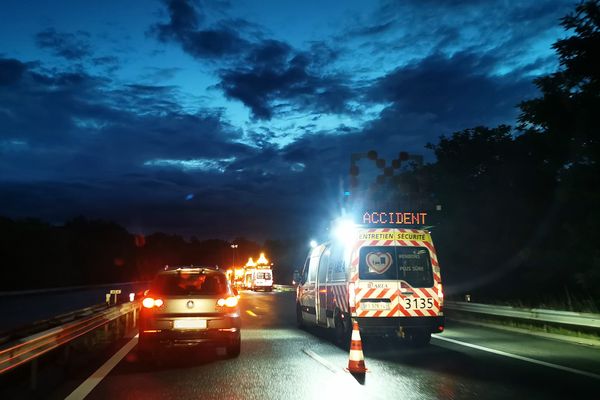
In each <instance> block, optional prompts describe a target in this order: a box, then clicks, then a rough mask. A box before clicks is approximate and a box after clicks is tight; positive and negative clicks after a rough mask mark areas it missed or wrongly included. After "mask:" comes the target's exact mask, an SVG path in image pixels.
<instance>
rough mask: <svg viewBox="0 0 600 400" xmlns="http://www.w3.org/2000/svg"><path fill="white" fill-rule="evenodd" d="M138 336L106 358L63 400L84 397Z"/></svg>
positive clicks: (131, 346)
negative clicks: (105, 360)
mask: <svg viewBox="0 0 600 400" xmlns="http://www.w3.org/2000/svg"><path fill="white" fill-rule="evenodd" d="M138 336H139V335H135V336H134V337H133V338H132V339H131V340H130V341H129V342H127V343H126V344H125V346H123V347H121V349H120V350H119V351H117V352H116V353H115V354H114V355H113V356H112V357H111V358H109V359H108V361H107V362H105V363H104V364H103V365H102V366H101V367H100V368H98V369H97V370H96V372H94V373H93V374H92V375H91V376H90V377H89V378H87V379H86V380H85V382H83V383H82V384H81V385H79V387H77V389H75V390H74V391H73V393H71V394H70V395H68V396H67V397H66V398H65V400H80V399H83V398H85V397H86V396H87V395H88V394H90V392H91V391H92V390H94V388H95V387H96V385H98V384H99V383H100V381H102V379H104V378H106V375H108V373H109V372H110V371H112V369H113V368H114V367H115V366H116V365H117V364H118V363H119V362H120V361H121V360H122V359H123V357H125V356H126V355H127V353H129V352H130V351H131V349H133V348H134V347H135V345H136V344H137V342H138Z"/></svg>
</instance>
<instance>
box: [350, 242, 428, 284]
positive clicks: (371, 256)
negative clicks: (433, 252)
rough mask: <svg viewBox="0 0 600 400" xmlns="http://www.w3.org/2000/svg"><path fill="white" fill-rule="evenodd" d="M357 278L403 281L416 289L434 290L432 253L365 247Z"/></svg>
mask: <svg viewBox="0 0 600 400" xmlns="http://www.w3.org/2000/svg"><path fill="white" fill-rule="evenodd" d="M358 274H359V278H360V279H365V280H403V281H406V282H407V283H408V284H409V285H411V286H414V287H432V286H433V271H432V269H431V260H430V258H429V250H428V249H427V248H425V247H408V246H369V247H362V248H361V249H360V262H359V271H358Z"/></svg>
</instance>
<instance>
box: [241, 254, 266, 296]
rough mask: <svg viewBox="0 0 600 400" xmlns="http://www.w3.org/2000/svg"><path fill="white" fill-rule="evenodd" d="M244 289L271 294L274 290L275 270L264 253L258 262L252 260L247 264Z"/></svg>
mask: <svg viewBox="0 0 600 400" xmlns="http://www.w3.org/2000/svg"><path fill="white" fill-rule="evenodd" d="M244 287H245V288H246V289H249V290H254V291H257V290H264V291H268V292H270V291H272V290H273V270H272V269H271V264H269V260H268V259H267V258H266V257H265V254H264V253H261V254H260V257H259V258H258V260H257V261H256V262H254V261H253V260H252V258H250V259H249V260H248V263H246V273H245V277H244Z"/></svg>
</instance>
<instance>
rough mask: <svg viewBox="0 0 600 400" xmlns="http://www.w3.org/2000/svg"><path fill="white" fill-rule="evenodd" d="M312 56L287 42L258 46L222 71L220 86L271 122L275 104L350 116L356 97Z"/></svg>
mask: <svg viewBox="0 0 600 400" xmlns="http://www.w3.org/2000/svg"><path fill="white" fill-rule="evenodd" d="M314 59H315V58H314V57H313V54H311V53H310V52H296V51H294V50H293V49H292V48H291V47H290V46H288V45H287V44H285V43H282V42H279V41H274V40H269V41H264V42H261V43H260V44H257V45H256V46H255V47H254V48H253V49H252V51H251V52H250V53H249V54H248V56H247V57H246V59H245V60H244V61H243V62H241V63H239V65H237V66H234V67H231V68H228V69H222V70H221V72H220V78H221V83H220V84H219V87H220V88H221V89H222V90H223V92H224V93H225V95H226V96H227V97H228V98H231V99H236V100H239V101H241V102H242V103H244V105H246V106H247V107H249V108H250V109H251V110H252V113H253V115H254V116H255V117H256V118H258V119H265V120H268V119H270V118H272V117H273V115H274V113H275V112H276V105H277V104H279V105H281V103H282V102H284V106H285V108H288V107H289V108H291V109H292V110H295V111H311V112H315V113H331V114H334V113H337V114H344V113H349V112H350V110H349V107H348V102H349V101H350V100H352V99H354V98H355V97H356V93H355V92H354V90H353V89H352V87H351V85H350V82H349V81H348V80H347V79H345V78H344V77H342V76H336V75H325V74H323V72H322V71H321V70H320V68H319V66H320V65H317V66H316V68H315V65H314V64H313V60H314Z"/></svg>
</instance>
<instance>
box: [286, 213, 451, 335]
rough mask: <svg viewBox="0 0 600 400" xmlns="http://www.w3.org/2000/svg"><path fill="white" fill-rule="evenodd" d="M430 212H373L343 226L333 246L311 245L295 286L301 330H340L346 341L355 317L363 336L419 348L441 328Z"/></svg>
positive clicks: (440, 296) (441, 295)
mask: <svg viewBox="0 0 600 400" xmlns="http://www.w3.org/2000/svg"><path fill="white" fill-rule="evenodd" d="M426 216H427V214H426V213H413V212H369V213H365V214H364V215H363V217H362V220H363V221H362V222H363V224H360V225H356V224H354V223H352V222H349V221H345V222H342V221H340V222H339V223H338V226H337V227H336V228H335V233H336V234H335V238H333V240H332V241H329V242H326V243H322V244H317V245H314V247H313V248H312V249H311V250H310V252H309V254H308V257H307V258H306V262H305V264H304V267H303V268H302V270H301V271H297V272H296V273H295V274H294V275H295V276H294V281H295V282H297V283H298V287H297V295H296V317H297V322H298V325H299V326H304V325H317V326H322V327H325V328H331V329H335V332H336V338H337V339H338V341H339V342H340V343H342V344H347V342H348V339H349V336H350V333H351V330H352V322H351V320H352V319H356V320H357V321H358V323H359V326H360V331H361V334H365V335H397V336H399V337H402V338H404V339H405V340H407V341H409V342H411V343H413V344H415V345H425V344H427V343H429V341H430V339H431V334H432V333H439V332H442V331H443V330H444V323H445V320H444V313H443V301H444V293H443V288H442V280H441V275H440V266H439V263H438V260H437V255H436V251H435V248H434V245H433V241H432V239H431V234H430V232H429V231H428V230H426V229H423V228H422V226H423V225H425V218H426Z"/></svg>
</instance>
